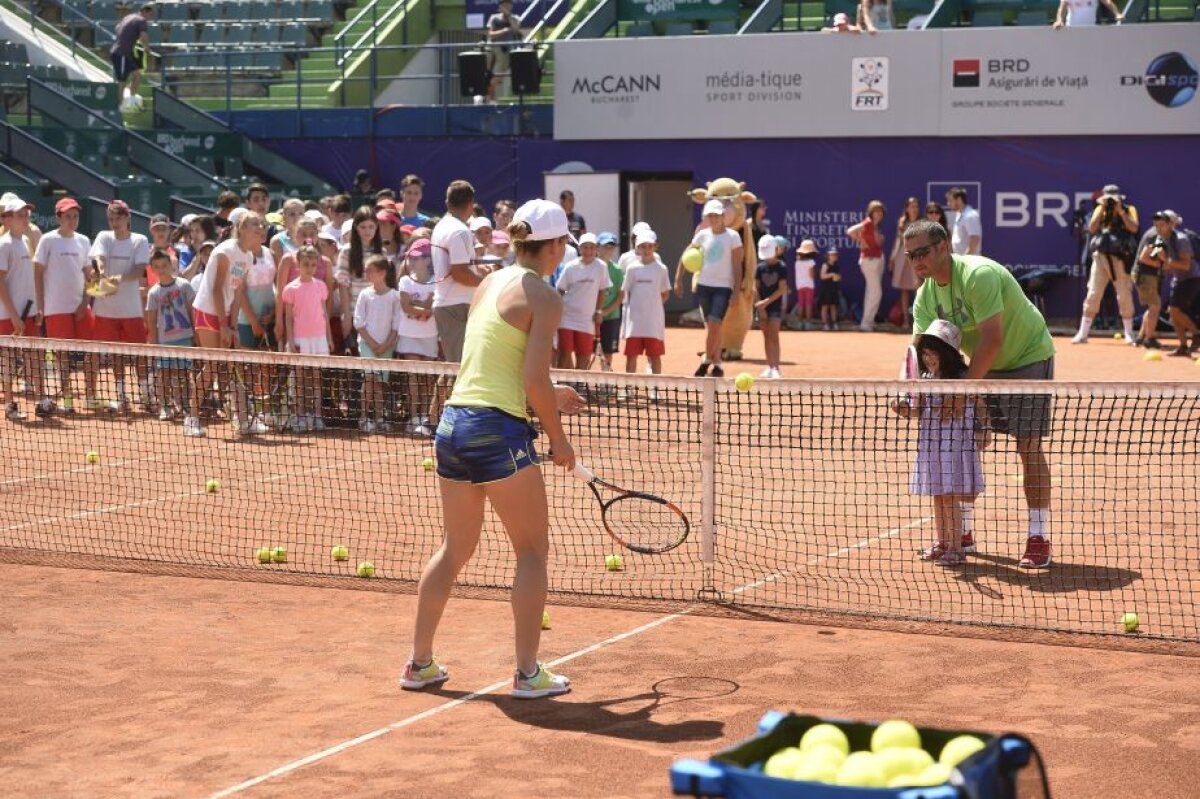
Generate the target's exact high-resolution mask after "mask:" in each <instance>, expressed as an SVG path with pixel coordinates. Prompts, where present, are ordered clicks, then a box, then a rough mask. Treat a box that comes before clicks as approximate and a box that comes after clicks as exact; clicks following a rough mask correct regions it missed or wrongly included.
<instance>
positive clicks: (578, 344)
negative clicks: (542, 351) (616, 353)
mask: <svg viewBox="0 0 1200 799" xmlns="http://www.w3.org/2000/svg"><path fill="white" fill-rule="evenodd" d="M595 346H596V337H595V336H594V335H592V334H591V333H584V332H582V331H580V330H567V329H566V328H565V327H560V328H559V329H558V351H559V352H573V353H575V354H576V355H583V356H587V355H591V354H592V348H593V347H595Z"/></svg>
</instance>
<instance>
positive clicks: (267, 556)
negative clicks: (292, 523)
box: [254, 547, 271, 563]
mask: <svg viewBox="0 0 1200 799" xmlns="http://www.w3.org/2000/svg"><path fill="white" fill-rule="evenodd" d="M254 556H255V557H256V558H258V562H259V563H270V562H271V550H269V549H267V548H266V547H259V548H258V549H257V550H255V551H254Z"/></svg>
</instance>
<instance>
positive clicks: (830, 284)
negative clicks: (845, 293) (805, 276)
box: [817, 280, 841, 305]
mask: <svg viewBox="0 0 1200 799" xmlns="http://www.w3.org/2000/svg"><path fill="white" fill-rule="evenodd" d="M840 299H841V297H840V296H839V294H838V284H837V283H835V282H834V281H832V280H822V281H821V287H820V288H819V289H818V290H817V305H837V304H838V300H840Z"/></svg>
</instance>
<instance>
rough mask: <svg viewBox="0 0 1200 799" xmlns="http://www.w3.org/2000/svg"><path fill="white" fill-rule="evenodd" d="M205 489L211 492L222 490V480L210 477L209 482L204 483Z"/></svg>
mask: <svg viewBox="0 0 1200 799" xmlns="http://www.w3.org/2000/svg"><path fill="white" fill-rule="evenodd" d="M204 490H205V491H207V492H208V493H210V494H215V493H217V492H218V491H220V490H221V481H220V480H218V479H216V478H215V477H210V478H209V480H208V482H207V483H205V484H204Z"/></svg>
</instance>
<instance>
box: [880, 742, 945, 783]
mask: <svg viewBox="0 0 1200 799" xmlns="http://www.w3.org/2000/svg"><path fill="white" fill-rule="evenodd" d="M875 762H877V763H878V764H879V768H880V770H881V771H883V779H884V782H891V781H892V780H893V779H895V778H896V777H899V776H900V775H901V774H914V773H915V772H914V771H913V769H912V764H913V761H912V758H910V757H909V756H908V750H907V749H905V748H902V747H893V748H891V749H881V750H879V751H878V752H876V753H875ZM931 762H932V759H931Z"/></svg>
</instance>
